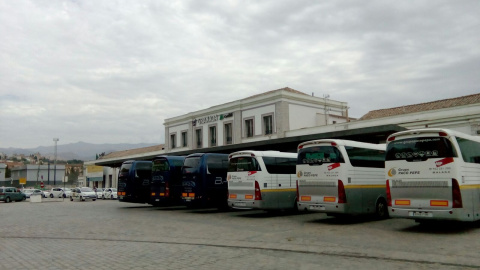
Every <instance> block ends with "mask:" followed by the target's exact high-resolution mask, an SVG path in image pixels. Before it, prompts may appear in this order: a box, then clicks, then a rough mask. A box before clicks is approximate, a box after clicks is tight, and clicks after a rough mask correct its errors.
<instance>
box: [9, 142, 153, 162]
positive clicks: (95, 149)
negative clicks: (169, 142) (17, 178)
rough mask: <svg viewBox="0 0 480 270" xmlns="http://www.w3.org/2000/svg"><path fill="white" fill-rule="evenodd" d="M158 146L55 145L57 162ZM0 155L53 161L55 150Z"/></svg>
mask: <svg viewBox="0 0 480 270" xmlns="http://www.w3.org/2000/svg"><path fill="white" fill-rule="evenodd" d="M154 145H159V144H151V143H150V144H148V143H139V144H92V143H85V142H78V143H70V144H64V145H57V159H59V160H72V159H77V160H83V161H88V160H95V158H96V155H97V154H101V153H105V154H109V153H111V152H117V151H123V150H130V149H137V148H142V147H149V146H154ZM0 153H4V154H6V155H7V156H12V155H14V154H18V155H21V154H23V155H31V154H35V153H40V154H41V155H42V156H44V157H47V158H51V159H53V158H54V156H55V149H54V147H53V146H39V147H37V148H28V149H23V148H12V147H10V148H0Z"/></svg>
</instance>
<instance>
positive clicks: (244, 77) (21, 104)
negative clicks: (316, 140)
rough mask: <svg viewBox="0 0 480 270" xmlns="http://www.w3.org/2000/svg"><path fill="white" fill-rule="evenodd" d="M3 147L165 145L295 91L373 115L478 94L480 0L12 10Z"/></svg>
mask: <svg viewBox="0 0 480 270" xmlns="http://www.w3.org/2000/svg"><path fill="white" fill-rule="evenodd" d="M0 14H1V15H0V38H1V39H0V40H1V42H0V147H19V148H32V147H37V146H49V145H53V144H54V143H53V138H59V139H60V141H59V142H58V144H59V145H62V144H67V143H75V142H78V141H83V142H88V143H158V144H160V143H163V142H164V128H163V121H164V119H165V118H170V117H174V116H179V115H182V114H185V113H188V112H192V111H196V110H201V109H205V108H208V107H211V106H214V105H219V104H222V103H226V102H231V101H235V100H237V99H241V98H245V97H248V96H252V95H255V94H259V93H262V92H266V91H270V90H274V89H279V88H283V87H287V86H288V87H290V88H293V89H295V90H298V91H302V92H304V93H307V94H311V93H312V92H313V93H315V95H316V96H319V97H322V96H323V95H326V94H328V95H330V99H333V100H337V101H343V102H347V103H348V104H349V106H350V111H349V114H350V116H352V117H361V116H362V115H364V114H366V113H367V112H368V111H371V110H377V109H384V108H391V107H397V106H402V105H410V104H417V103H423V102H429V101H435V100H440V99H446V98H453V97H458V96H464V95H470V94H475V93H479V92H480V91H479V90H480V86H479V85H480V15H479V14H480V1H478V0H471V1H462V0H458V1H451V0H448V1H439V0H430V1H419V0H415V1H316V0H315V1H302V0H300V1H299V0H295V1H282V0H271V1H257V0H256V1H227V0H218V1H206V0H205V1H194V0H192V1H143V0H142V1H113V0H105V1H97V0H95V1H93V0H90V1H81V0H72V1H60V0H0Z"/></svg>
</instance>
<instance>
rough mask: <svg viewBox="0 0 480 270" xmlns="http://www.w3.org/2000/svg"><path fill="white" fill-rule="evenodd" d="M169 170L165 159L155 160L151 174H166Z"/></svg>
mask: <svg viewBox="0 0 480 270" xmlns="http://www.w3.org/2000/svg"><path fill="white" fill-rule="evenodd" d="M169 170H170V165H169V164H168V161H167V160H165V159H157V160H154V161H153V164H152V172H166V171H169Z"/></svg>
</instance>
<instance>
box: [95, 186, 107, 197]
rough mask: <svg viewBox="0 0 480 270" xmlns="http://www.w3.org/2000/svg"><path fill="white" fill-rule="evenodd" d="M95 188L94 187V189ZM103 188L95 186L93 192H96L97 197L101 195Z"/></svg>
mask: <svg viewBox="0 0 480 270" xmlns="http://www.w3.org/2000/svg"><path fill="white" fill-rule="evenodd" d="M94 190H95V189H94ZM104 190H105V189H104V188H97V189H96V190H95V192H96V193H97V199H101V198H102V195H103V191H104Z"/></svg>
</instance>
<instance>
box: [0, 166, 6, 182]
mask: <svg viewBox="0 0 480 270" xmlns="http://www.w3.org/2000/svg"><path fill="white" fill-rule="evenodd" d="M6 173H7V164H5V163H0V183H1V182H4V181H5V174H6Z"/></svg>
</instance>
